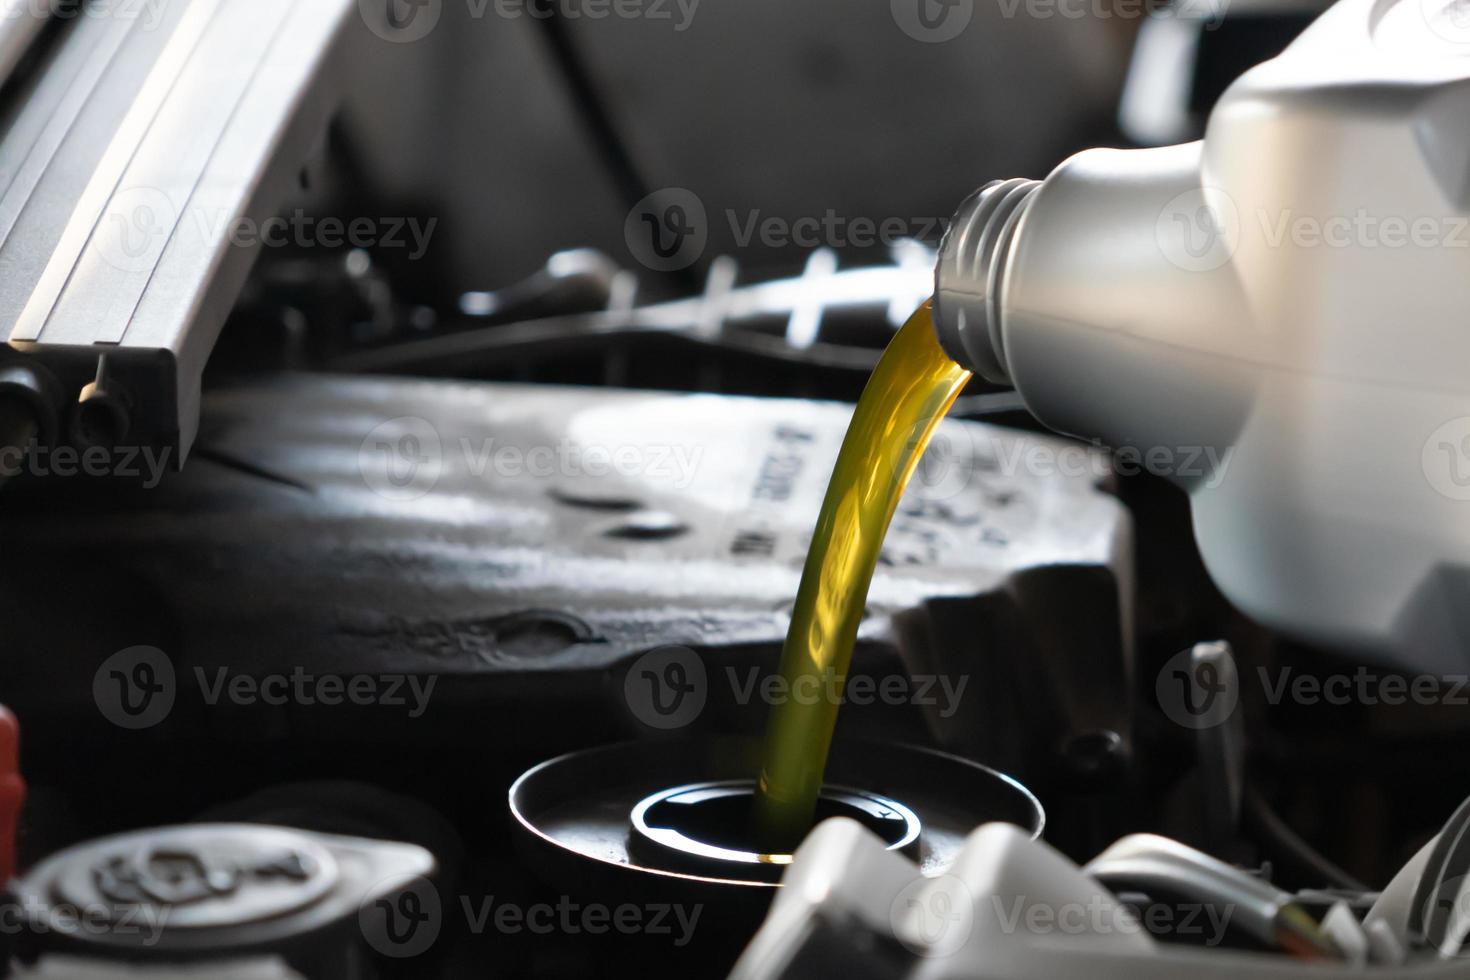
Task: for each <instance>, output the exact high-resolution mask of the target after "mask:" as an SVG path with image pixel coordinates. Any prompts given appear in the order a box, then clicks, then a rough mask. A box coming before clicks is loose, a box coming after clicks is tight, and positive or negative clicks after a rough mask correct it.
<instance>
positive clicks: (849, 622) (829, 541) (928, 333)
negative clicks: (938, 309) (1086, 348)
mask: <svg viewBox="0 0 1470 980" xmlns="http://www.w3.org/2000/svg"><path fill="white" fill-rule="evenodd" d="M969 378H970V372H969V371H966V370H965V369H964V368H962V367H960V366H959V365H958V364H956V363H955V362H954V361H952V360H950V358H949V356H948V355H946V354H945V353H944V350H943V349H942V348H941V347H940V346H939V340H938V337H937V336H936V335H935V333H934V324H933V321H932V319H931V316H930V305H929V304H928V303H925V304H924V305H923V306H922V307H920V308H919V310H918V312H916V313H915V314H914V315H913V316H912V317H910V318H909V320H908V322H907V323H906V324H904V326H903V328H902V329H901V330H899V331H898V333H897V334H896V335H895V336H894V338H893V340H892V342H890V343H889V345H888V349H887V350H886V351H884V352H883V357H882V358H881V359H880V360H879V361H878V366H877V367H876V368H875V369H874V370H873V375H872V377H871V378H869V379H868V383H867V386H866V387H865V388H864V389H863V395H862V398H861V399H860V400H859V401H858V403H857V409H856V410H855V411H854V412H853V416H852V422H851V423H849V425H848V427H847V435H846V436H845V437H844V438H843V440H842V451H841V452H840V453H839V454H838V456H837V465H836V466H835V467H834V468H833V470H832V479H831V482H830V483H828V484H827V496H826V498H825V499H824V500H823V501H822V510H821V514H820V516H819V517H818V518H817V526H816V530H815V531H814V532H813V533H812V544H811V549H810V550H809V551H808V552H807V556H806V566H805V568H804V569H803V571H802V575H801V586H800V588H799V590H798V591H797V595H796V607H795V609H794V610H793V611H792V615H791V628H790V629H789V630H788V631H787V633H786V644H785V646H784V647H783V648H782V651H781V677H782V679H783V681H784V682H785V690H787V691H791V692H796V691H811V692H821V694H820V696H817V697H802V698H796V697H789V698H786V699H785V700H783V701H781V702H779V703H778V704H776V705H775V706H774V707H773V709H772V714H771V719H770V724H769V728H768V729H767V732H766V741H765V748H764V761H763V765H762V769H761V774H760V780H759V784H758V787H757V791H756V800H755V814H754V822H755V826H754V831H755V835H756V839H757V841H758V842H759V844H760V846H761V848H762V850H765V851H768V852H770V853H790V851H791V849H792V848H794V847H795V845H796V844H797V843H798V842H800V840H801V839H802V837H804V836H805V835H806V832H807V831H808V830H809V829H810V828H811V823H812V817H813V814H814V812H815V810H816V805H817V796H818V795H819V793H820V792H821V788H822V774H823V772H824V771H825V769H826V768H827V753H828V751H829V749H830V748H831V744H832V731H833V728H834V727H835V726H836V724H837V709H838V708H839V707H840V705H841V697H840V694H841V690H842V685H843V682H844V681H845V680H846V676H847V668H848V664H849V663H850V662H851V660H852V649H853V644H854V643H855V642H856V641H857V631H858V624H859V623H860V622H861V620H862V617H863V606H864V604H865V602H866V601H867V596H868V585H869V583H870V582H871V581H872V579H873V571H874V569H875V568H876V567H877V564H878V556H879V554H880V552H881V551H882V548H883V536H884V534H885V532H887V530H888V524H889V522H890V521H891V520H892V519H893V513H894V510H895V509H896V508H897V507H898V501H899V498H900V497H902V496H903V491H904V487H905V486H907V485H908V482H909V477H910V476H911V475H912V474H913V472H914V467H915V466H916V465H917V464H918V461H919V458H920V457H921V456H922V455H923V454H924V448H925V447H926V446H927V445H928V444H929V439H930V437H931V436H932V435H933V434H934V429H935V427H937V426H938V425H939V423H940V421H941V420H942V419H943V418H944V416H945V413H946V412H948V411H949V407H950V405H952V404H954V400H955V398H956V396H958V395H959V393H960V389H962V388H963V387H964V386H965V382H966V381H968V380H969Z"/></svg>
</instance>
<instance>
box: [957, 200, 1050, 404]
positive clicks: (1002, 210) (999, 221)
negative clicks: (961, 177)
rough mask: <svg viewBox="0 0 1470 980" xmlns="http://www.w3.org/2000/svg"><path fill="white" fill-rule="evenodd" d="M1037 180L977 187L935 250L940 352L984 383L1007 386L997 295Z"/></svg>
mask: <svg viewBox="0 0 1470 980" xmlns="http://www.w3.org/2000/svg"><path fill="white" fill-rule="evenodd" d="M1040 186H1041V181H1039V180H1027V179H1025V178H1021V177H1015V178H1012V179H1010V180H996V181H992V182H990V183H989V184H986V185H985V186H984V187H982V188H980V189H979V190H978V191H976V192H975V193H974V194H972V195H970V197H968V198H966V199H965V202H964V203H963V204H961V205H960V207H959V210H958V211H956V212H955V215H954V219H953V220H952V221H951V223H950V226H949V230H948V231H947V232H945V236H944V241H943V242H941V243H940V246H939V263H938V265H937V266H936V267H935V271H934V326H935V329H936V330H937V332H938V334H939V342H940V344H941V345H942V346H943V347H944V350H945V353H947V354H948V355H949V356H950V357H951V358H953V359H954V360H955V361H957V362H958V363H960V364H962V365H963V366H965V367H966V368H968V369H970V370H971V371H974V372H975V373H977V374H979V375H980V376H981V377H983V378H985V379H986V380H987V381H993V382H996V383H998V384H1010V371H1009V370H1008V369H1007V367H1006V358H1005V343H1004V339H1003V337H1002V333H1001V329H1000V327H1001V324H1000V311H1001V303H1000V291H1001V289H1002V287H1003V283H1004V281H1005V279H1004V274H1005V263H1006V258H1007V256H1008V255H1009V254H1010V250H1011V243H1012V242H1013V241H1014V240H1015V236H1016V229H1017V227H1018V226H1019V225H1020V221H1021V216H1022V215H1023V214H1024V213H1025V211H1026V205H1027V204H1028V203H1029V202H1030V200H1031V197H1032V195H1033V194H1034V193H1035V191H1036V189H1037V188H1038V187H1040Z"/></svg>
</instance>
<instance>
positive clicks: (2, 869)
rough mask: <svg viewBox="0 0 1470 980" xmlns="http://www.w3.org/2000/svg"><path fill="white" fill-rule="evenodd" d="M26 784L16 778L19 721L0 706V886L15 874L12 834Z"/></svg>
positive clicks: (24, 796)
mask: <svg viewBox="0 0 1470 980" xmlns="http://www.w3.org/2000/svg"><path fill="white" fill-rule="evenodd" d="M25 798H26V784H25V781H24V780H22V779H21V778H20V723H19V722H17V721H16V720H15V715H13V714H11V713H10V711H9V709H7V708H6V707H5V706H4V705H0V888H3V887H4V885H5V883H6V882H8V881H9V880H10V879H11V877H12V876H13V875H14V874H15V833H16V829H17V827H18V826H19V824H20V808H21V805H22V804H23V803H24V802H25Z"/></svg>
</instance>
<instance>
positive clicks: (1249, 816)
mask: <svg viewBox="0 0 1470 980" xmlns="http://www.w3.org/2000/svg"><path fill="white" fill-rule="evenodd" d="M1242 803H1243V804H1244V809H1243V813H1242V816H1243V817H1244V818H1245V822H1246V824H1247V825H1248V826H1249V827H1250V829H1252V830H1253V831H1255V833H1256V834H1257V835H1258V836H1259V837H1260V838H1262V840H1263V842H1264V843H1266V844H1267V845H1269V847H1270V848H1272V849H1274V850H1275V851H1276V852H1277V853H1276V854H1275V855H1274V856H1276V857H1277V859H1278V860H1280V861H1281V862H1282V863H1285V864H1288V865H1290V866H1291V867H1292V868H1294V869H1295V870H1296V871H1298V872H1299V873H1301V874H1304V875H1311V876H1314V877H1315V878H1316V879H1318V880H1319V881H1321V882H1322V883H1323V884H1325V885H1327V886H1328V887H1331V888H1341V889H1343V890H1345V891H1354V892H1366V891H1371V890H1372V889H1370V888H1369V887H1368V886H1367V885H1365V884H1363V883H1362V882H1361V881H1359V880H1358V879H1357V878H1354V877H1353V876H1352V875H1351V874H1349V873H1348V872H1346V871H1344V870H1343V869H1342V868H1339V867H1338V866H1337V865H1336V864H1334V863H1333V862H1332V861H1331V860H1329V859H1328V858H1327V857H1325V856H1324V855H1323V854H1322V853H1321V852H1319V851H1318V850H1317V849H1316V848H1314V847H1312V845H1311V844H1308V843H1307V842H1306V841H1305V840H1303V839H1302V837H1301V836H1300V835H1299V834H1297V832H1296V831H1294V830H1292V829H1291V828H1290V827H1289V826H1287V824H1286V821H1285V820H1283V819H1281V815H1280V814H1278V813H1277V812H1276V811H1275V810H1273V809H1272V808H1271V804H1269V803H1267V802H1266V799H1265V797H1263V796H1261V794H1260V792H1259V791H1257V790H1255V789H1252V788H1249V787H1247V788H1246V791H1245V796H1244V799H1243V800H1242Z"/></svg>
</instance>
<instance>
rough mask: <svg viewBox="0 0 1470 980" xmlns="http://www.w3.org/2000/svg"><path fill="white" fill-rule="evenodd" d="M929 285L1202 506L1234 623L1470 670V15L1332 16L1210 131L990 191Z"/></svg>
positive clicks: (1011, 361)
mask: <svg viewBox="0 0 1470 980" xmlns="http://www.w3.org/2000/svg"><path fill="white" fill-rule="evenodd" d="M936 279H937V282H936V286H937V288H936V299H935V323H936V328H937V330H938V333H939V336H940V341H941V343H942V344H943V346H944V348H945V350H946V351H947V352H948V353H949V354H950V356H951V357H953V358H955V359H956V360H958V361H960V362H961V363H962V364H964V365H965V366H967V367H970V368H972V369H974V370H976V371H978V372H980V373H981V374H983V375H985V376H987V377H989V378H991V379H992V380H998V381H1006V382H1008V383H1010V384H1013V385H1014V386H1015V387H1016V389H1017V390H1018V391H1019V392H1020V394H1021V395H1022V397H1023V398H1024V399H1025V402H1026V404H1027V405H1028V407H1029V408H1030V409H1031V410H1032V411H1033V412H1034V413H1035V415H1036V416H1037V417H1038V418H1040V419H1041V420H1042V421H1043V422H1045V423H1047V424H1048V425H1050V426H1053V427H1054V428H1057V429H1059V430H1062V431H1064V432H1069V433H1073V434H1077V435H1081V436H1084V437H1088V438H1099V439H1101V440H1102V441H1104V442H1106V443H1109V444H1111V445H1114V446H1125V447H1130V448H1131V449H1132V451H1133V452H1134V453H1136V456H1135V457H1134V458H1136V459H1139V460H1143V461H1144V462H1145V465H1146V466H1147V467H1148V468H1150V469H1153V468H1156V467H1155V464H1157V468H1158V469H1159V470H1161V471H1164V472H1167V473H1168V474H1169V475H1170V476H1171V477H1172V478H1173V479H1174V480H1176V482H1178V483H1179V484H1180V485H1182V486H1183V487H1184V488H1185V489H1186V490H1188V491H1189V492H1190V494H1191V496H1192V503H1193V511H1194V522H1195V531H1196V535H1197V537H1198V539H1199V545H1200V548H1201V551H1202V553H1203V555H1204V559H1205V562H1206V564H1207V566H1208V568H1209V570H1210V573H1211V575H1212V576H1213V577H1214V579H1215V581H1216V582H1217V583H1218V585H1219V586H1220V588H1221V589H1222V590H1223V591H1224V592H1225V593H1226V595H1227V596H1229V597H1230V598H1231V599H1232V600H1233V601H1234V602H1235V603H1236V604H1237V605H1238V606H1239V607H1240V608H1241V609H1242V610H1244V611H1245V612H1247V613H1248V614H1251V615H1252V616H1254V617H1255V618H1257V619H1259V620H1261V621H1262V622H1264V623H1267V624H1269V625H1272V626H1276V627H1279V628H1282V629H1284V630H1286V631H1288V632H1294V633H1297V634H1302V635H1305V636H1308V637H1311V638H1315V639H1318V640H1321V641H1326V642H1332V643H1348V644H1353V645H1357V646H1360V647H1365V648H1371V649H1374V650H1377V651H1380V653H1381V654H1382V655H1383V657H1384V659H1387V660H1390V661H1396V662H1398V663H1399V664H1400V665H1402V666H1406V667H1410V668H1413V669H1419V670H1433V671H1439V672H1449V671H1464V670H1465V669H1466V666H1467V664H1470V5H1467V4H1466V2H1465V0H1342V2H1340V3H1338V4H1337V5H1336V6H1334V7H1333V8H1331V9H1330V10H1328V11H1327V12H1326V13H1325V14H1323V15H1322V17H1321V18H1319V19H1318V20H1317V21H1316V23H1314V24H1313V25H1312V26H1311V27H1310V28H1309V29H1308V30H1307V31H1306V32H1305V33H1304V34H1303V35H1302V36H1301V37H1300V38H1299V39H1298V40H1297V41H1295V42H1294V43H1293V44H1292V45H1291V46H1290V47H1289V48H1288V49H1287V50H1286V51H1285V52H1283V53H1282V54H1281V55H1280V56H1279V57H1277V58H1275V59H1274V60H1272V61H1269V62H1266V63H1265V64H1262V65H1260V66H1258V67H1256V68H1255V69H1253V70H1251V71H1250V72H1248V73H1247V74H1245V75H1244V76H1243V77H1241V78H1240V79H1239V80H1238V81H1237V82H1236V83H1235V84H1234V85H1233V86H1232V87H1231V88H1230V89H1229V91H1227V92H1226V94H1225V95H1224V97H1223V98H1222V99H1221V101H1220V103H1219V104H1218V105H1217V107H1216V108H1215V109H1214V111H1213V113H1212V114H1211V116H1210V119H1209V124H1208V127H1207V130H1206V135H1205V138H1204V139H1203V140H1202V141H1199V142H1195V143H1190V144H1187V145H1182V146H1174V147H1167V148H1162V149H1139V150H1100V149H1099V150H1088V151H1086V152H1083V153H1079V154H1077V155H1076V156H1074V157H1072V158H1071V159H1069V160H1067V161H1066V162H1064V163H1062V164H1061V165H1060V166H1059V167H1058V168H1057V169H1056V170H1055V171H1054V172H1052V174H1051V175H1050V176H1048V177H1047V178H1046V179H1045V180H1042V181H1033V180H1008V181H1001V182H996V183H994V184H991V185H988V186H987V187H985V188H983V189H982V190H981V191H979V192H978V193H977V194H975V195H974V196H973V197H971V198H970V199H969V200H968V201H966V202H965V204H964V205H963V206H962V207H961V209H960V211H959V213H958V214H957V215H956V219H955V223H954V225H953V226H952V228H951V230H950V233H949V235H948V237H947V238H946V241H945V243H944V245H943V246H942V248H941V255H940V263H939V268H938V271H937V274H936ZM1191 460H1192V461H1193V462H1191Z"/></svg>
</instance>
